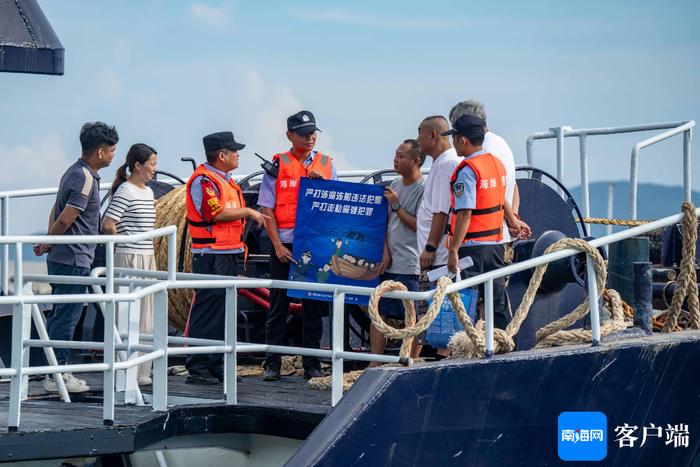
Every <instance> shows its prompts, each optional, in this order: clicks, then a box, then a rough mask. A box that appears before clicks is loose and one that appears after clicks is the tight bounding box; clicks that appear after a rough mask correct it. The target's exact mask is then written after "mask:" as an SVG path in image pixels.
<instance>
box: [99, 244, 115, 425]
mask: <svg viewBox="0 0 700 467" xmlns="http://www.w3.org/2000/svg"><path fill="white" fill-rule="evenodd" d="M105 258H106V261H105V263H106V264H105V266H106V268H107V271H106V277H107V282H106V285H105V293H106V294H107V295H110V296H111V297H110V298H109V299H108V300H107V303H106V306H105V314H104V320H105V322H104V344H105V348H104V354H103V362H104V363H105V364H107V366H108V367H107V369H106V370H105V371H104V372H103V382H104V384H103V388H102V392H103V394H102V397H103V406H102V422H103V423H104V424H105V425H107V426H111V425H114V335H115V332H114V327H115V324H116V323H115V301H114V296H113V295H114V242H107V244H106V245H105Z"/></svg>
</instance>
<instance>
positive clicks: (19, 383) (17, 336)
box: [7, 243, 31, 431]
mask: <svg viewBox="0 0 700 467" xmlns="http://www.w3.org/2000/svg"><path fill="white" fill-rule="evenodd" d="M18 286H19V288H18ZM15 295H22V244H21V243H16V244H15ZM30 332H31V305H25V304H23V303H17V304H14V305H12V357H11V358H12V361H11V365H12V368H13V369H14V370H15V374H14V376H12V380H11V381H10V407H9V413H8V420H7V427H8V430H9V431H18V430H19V421H20V411H21V409H20V407H21V404H22V400H24V399H26V398H27V382H28V377H27V375H23V374H22V368H23V367H24V366H25V365H26V366H28V365H29V347H25V346H24V341H25V340H26V339H29V338H30Z"/></svg>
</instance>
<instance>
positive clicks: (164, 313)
mask: <svg viewBox="0 0 700 467" xmlns="http://www.w3.org/2000/svg"><path fill="white" fill-rule="evenodd" d="M154 295H155V296H154V297H153V350H162V351H163V356H162V357H160V358H158V359H156V360H154V361H153V410H158V411H164V410H166V409H167V408H168V291H167V290H161V291H159V292H156V293H155V294H154Z"/></svg>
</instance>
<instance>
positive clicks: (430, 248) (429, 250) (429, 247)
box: [425, 243, 437, 253]
mask: <svg viewBox="0 0 700 467" xmlns="http://www.w3.org/2000/svg"><path fill="white" fill-rule="evenodd" d="M435 250H437V248H435V247H434V246H433V245H431V244H430V243H426V245H425V251H427V252H428V253H433V252H434V251H435Z"/></svg>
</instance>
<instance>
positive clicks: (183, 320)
mask: <svg viewBox="0 0 700 467" xmlns="http://www.w3.org/2000/svg"><path fill="white" fill-rule="evenodd" d="M185 189H186V187H185V186H181V187H177V188H175V189H174V190H172V191H170V192H169V193H166V194H165V195H163V196H161V197H160V198H159V199H158V201H156V223H155V228H156V229H158V228H161V227H165V226H168V225H174V226H176V227H177V240H176V247H175V249H176V252H175V257H176V258H180V255H181V254H182V253H181V251H180V249H181V248H182V247H183V241H182V240H183V238H182V236H183V235H186V236H187V238H186V239H185V242H184V249H185V251H184V255H183V260H184V261H183V264H182V266H183V267H182V271H180V272H190V271H191V270H192V255H191V254H190V249H191V245H192V241H191V239H190V235H189V233H185V232H189V230H188V229H187V216H186V207H185V203H186V195H185ZM153 253H154V254H155V257H156V267H157V268H158V270H159V271H167V270H168V239H167V237H158V238H156V239H154V240H153ZM191 301H192V289H170V290H168V321H169V322H170V324H171V325H172V326H173V327H175V328H177V329H179V330H181V331H184V330H185V326H187V317H188V315H189V312H190V302H191Z"/></svg>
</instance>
